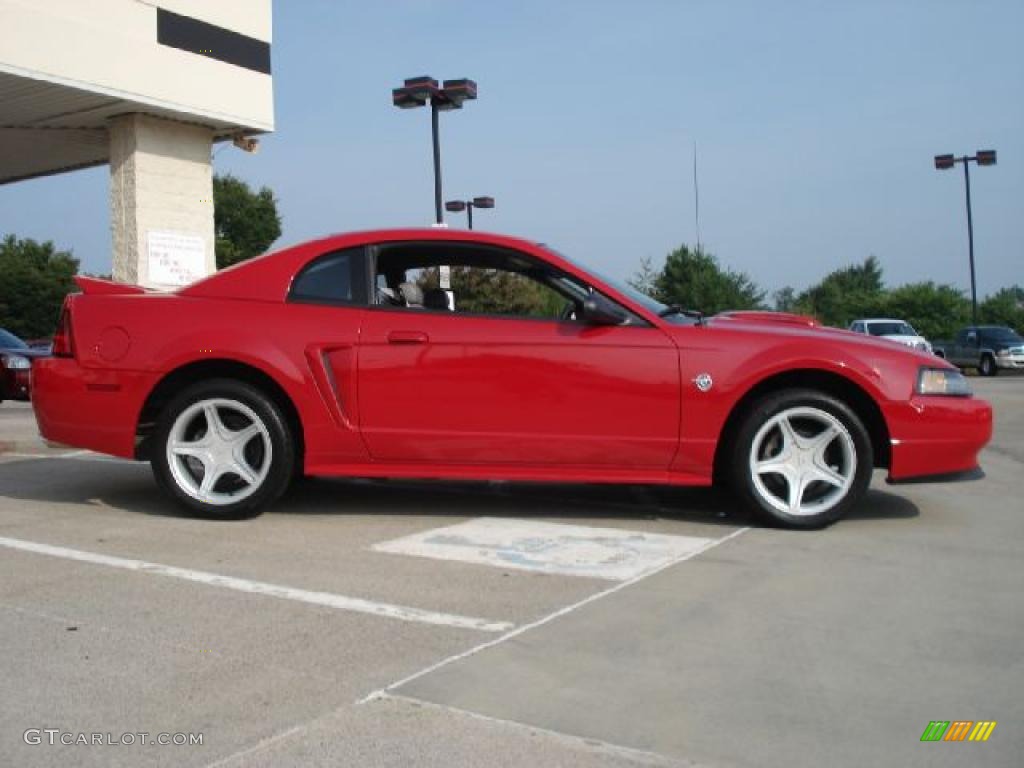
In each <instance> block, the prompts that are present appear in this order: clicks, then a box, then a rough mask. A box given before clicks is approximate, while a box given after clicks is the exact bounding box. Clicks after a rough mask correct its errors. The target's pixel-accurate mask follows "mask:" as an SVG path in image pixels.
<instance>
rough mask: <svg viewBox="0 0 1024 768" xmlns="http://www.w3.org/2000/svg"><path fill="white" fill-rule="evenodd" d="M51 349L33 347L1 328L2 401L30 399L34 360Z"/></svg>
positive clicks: (0, 371) (0, 385) (0, 389)
mask: <svg viewBox="0 0 1024 768" xmlns="http://www.w3.org/2000/svg"><path fill="white" fill-rule="evenodd" d="M48 354H49V350H43V349H32V348H30V347H29V345H28V344H26V343H25V342H24V341H22V340H21V339H19V338H18V337H17V336H15V335H14V334H13V333H10V332H9V331H5V330H4V329H3V328H0V401H3V400H28V399H29V396H30V392H31V388H32V360H33V358H36V357H45V356H46V355H48Z"/></svg>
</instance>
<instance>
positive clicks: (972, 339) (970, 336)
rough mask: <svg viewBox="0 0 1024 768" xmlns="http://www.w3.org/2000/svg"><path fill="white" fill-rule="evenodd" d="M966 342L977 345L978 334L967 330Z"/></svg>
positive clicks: (973, 345)
mask: <svg viewBox="0 0 1024 768" xmlns="http://www.w3.org/2000/svg"><path fill="white" fill-rule="evenodd" d="M967 343H968V344H970V345H971V346H972V347H976V346H978V334H977V333H975V332H974V331H968V332H967Z"/></svg>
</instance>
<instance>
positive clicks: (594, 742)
mask: <svg viewBox="0 0 1024 768" xmlns="http://www.w3.org/2000/svg"><path fill="white" fill-rule="evenodd" d="M378 701H397V702H404V703H407V704H412V705H414V706H421V707H426V708H429V709H439V710H442V711H444V712H453V713H455V714H457V715H462V716H464V717H470V718H473V719H474V720H481V721H483V722H485V723H492V724H495V725H502V726H506V727H512V728H515V729H517V730H520V729H523V730H527V731H531V732H533V733H540V734H543V735H545V736H548V737H550V738H552V739H554V740H555V741H560V742H563V743H565V744H568V745H570V746H573V747H576V748H577V749H582V750H586V751H588V752H597V753H600V754H605V755H612V756H614V757H622V758H626V759H628V760H631V761H633V762H635V763H638V764H641V765H651V766H657V767H658V768H700V765H699V764H698V763H694V762H693V761H691V760H684V759H680V758H675V757H668V756H666V755H661V754H658V753H657V752H650V751H648V750H645V749H636V748H634V747H624V746H621V745H619V744H612V743H611V742H608V741H603V740H601V739H594V738H591V737H589V736H577V735H575V734H572V733H565V732H563V731H554V730H551V729H550V728H544V727H542V726H539V725H531V724H530V723H523V722H520V721H518V720H508V719H506V718H503V717H492V716H491V715H484V714H481V713H480V712H473V711H472V710H469V709H462V708H461V707H453V706H452V705H450V704H438V703H437V702H434V701H428V700H426V699H417V698H416V697H414V696H404V695H402V694H394V693H385V694H384V695H383V696H381V697H379V698H378Z"/></svg>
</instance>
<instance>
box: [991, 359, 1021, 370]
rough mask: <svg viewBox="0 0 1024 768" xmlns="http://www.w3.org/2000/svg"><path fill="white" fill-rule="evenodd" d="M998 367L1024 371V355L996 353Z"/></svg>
mask: <svg viewBox="0 0 1024 768" xmlns="http://www.w3.org/2000/svg"><path fill="white" fill-rule="evenodd" d="M995 360H996V367H997V368H1002V369H1003V370H1007V371H1024V355H996V358H995Z"/></svg>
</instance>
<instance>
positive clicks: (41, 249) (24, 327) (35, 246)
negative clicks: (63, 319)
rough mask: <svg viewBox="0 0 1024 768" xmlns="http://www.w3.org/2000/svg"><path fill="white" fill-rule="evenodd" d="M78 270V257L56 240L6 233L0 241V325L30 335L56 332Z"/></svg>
mask: <svg viewBox="0 0 1024 768" xmlns="http://www.w3.org/2000/svg"><path fill="white" fill-rule="evenodd" d="M77 272H78V259H76V258H74V257H73V256H72V255H71V253H70V252H68V251H58V250H57V249H56V248H55V247H54V245H53V243H52V242H49V241H47V242H45V243H37V242H36V241H35V240H30V239H25V240H19V239H17V238H16V237H15V236H14V235H8V236H7V237H5V238H4V239H3V240H2V241H0V326H2V327H4V328H6V329H7V330H8V331H10V332H11V333H13V334H15V335H17V336H21V337H22V338H26V339H31V338H35V337H42V336H49V335H51V334H53V332H54V330H55V329H56V327H57V317H58V315H59V314H60V307H61V304H62V303H63V302H64V297H65V296H66V295H67V294H68V293H71V292H72V291H74V290H75V284H74V280H73V279H72V278H74V276H75V275H76V274H77Z"/></svg>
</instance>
